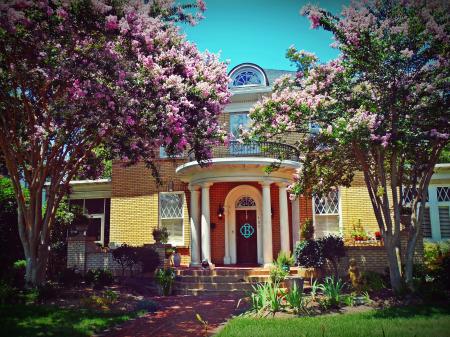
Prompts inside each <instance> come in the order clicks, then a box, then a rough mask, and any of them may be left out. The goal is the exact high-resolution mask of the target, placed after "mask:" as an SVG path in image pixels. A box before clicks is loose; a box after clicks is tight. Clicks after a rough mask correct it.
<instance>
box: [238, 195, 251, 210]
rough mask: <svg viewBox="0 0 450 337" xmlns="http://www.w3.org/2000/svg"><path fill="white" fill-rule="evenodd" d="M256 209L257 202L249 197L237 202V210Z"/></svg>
mask: <svg viewBox="0 0 450 337" xmlns="http://www.w3.org/2000/svg"><path fill="white" fill-rule="evenodd" d="M245 207H256V202H255V200H253V199H252V198H250V197H248V196H243V197H241V198H239V200H238V201H236V208H245Z"/></svg>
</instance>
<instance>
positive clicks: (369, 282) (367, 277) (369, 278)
mask: <svg viewBox="0 0 450 337" xmlns="http://www.w3.org/2000/svg"><path fill="white" fill-rule="evenodd" d="M361 274H362V275H361V276H362V280H363V284H364V285H365V288H366V289H367V290H369V291H380V290H381V289H384V288H386V285H385V283H384V280H383V275H382V274H379V273H377V272H374V271H364V272H362V273H361Z"/></svg>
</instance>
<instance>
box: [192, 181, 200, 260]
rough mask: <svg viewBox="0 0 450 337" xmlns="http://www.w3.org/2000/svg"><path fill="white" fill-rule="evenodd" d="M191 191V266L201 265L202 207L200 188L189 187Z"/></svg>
mask: <svg viewBox="0 0 450 337" xmlns="http://www.w3.org/2000/svg"><path fill="white" fill-rule="evenodd" d="M189 190H190V191H191V205H190V213H191V217H190V223H191V266H192V267H195V266H199V265H200V262H201V261H200V221H199V220H200V219H199V215H200V207H199V206H200V205H199V203H198V198H199V196H200V192H199V187H198V186H191V185H189Z"/></svg>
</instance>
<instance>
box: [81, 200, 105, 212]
mask: <svg viewBox="0 0 450 337" xmlns="http://www.w3.org/2000/svg"><path fill="white" fill-rule="evenodd" d="M85 207H86V211H87V213H88V214H103V212H104V199H86V201H85Z"/></svg>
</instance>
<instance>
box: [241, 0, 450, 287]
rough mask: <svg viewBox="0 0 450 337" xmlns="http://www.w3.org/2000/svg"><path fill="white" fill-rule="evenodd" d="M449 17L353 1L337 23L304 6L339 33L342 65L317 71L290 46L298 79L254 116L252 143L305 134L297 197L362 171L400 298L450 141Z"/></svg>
mask: <svg viewBox="0 0 450 337" xmlns="http://www.w3.org/2000/svg"><path fill="white" fill-rule="evenodd" d="M449 13H450V12H449V8H448V2H445V1H421V0H410V1H407V0H404V1H399V0H381V1H365V2H363V3H360V4H359V3H352V4H351V5H350V6H348V7H344V8H343V11H342V13H341V14H340V15H339V16H335V15H333V14H331V13H329V12H327V11H325V10H323V9H319V8H316V7H312V6H307V7H304V8H303V9H302V14H303V15H305V16H307V17H308V18H309V19H310V21H311V26H312V28H318V27H322V28H323V29H325V30H327V31H330V32H331V33H332V34H333V36H334V39H335V42H334V45H335V47H336V48H338V50H339V51H340V56H339V58H338V59H336V60H332V61H330V62H328V63H326V64H318V60H317V58H316V57H315V56H314V55H313V54H310V53H308V52H305V51H298V50H296V49H295V47H291V48H289V49H288V52H287V56H288V58H290V59H291V60H292V61H293V62H295V63H296V65H297V68H298V72H297V76H296V77H295V78H288V77H284V78H281V79H280V80H279V81H278V83H277V84H276V86H275V90H274V93H273V94H272V95H271V96H270V97H266V98H263V99H262V100H261V101H260V102H258V103H257V104H256V106H255V107H254V108H253V110H252V111H251V112H250V117H251V119H252V120H253V128H252V130H251V131H250V135H249V136H250V137H253V138H254V139H267V138H275V139H276V138H281V137H282V136H283V135H285V134H286V133H296V134H297V135H298V137H297V147H298V149H299V151H300V152H302V157H301V162H302V168H301V169H300V170H299V171H298V172H297V174H296V175H295V177H294V180H295V182H294V183H293V184H292V185H291V186H290V192H291V193H292V196H293V197H295V196H298V195H301V194H305V193H317V194H319V195H323V194H324V193H327V192H328V191H330V190H331V189H335V188H337V187H338V186H350V184H351V182H352V179H353V177H354V174H355V173H356V172H357V171H362V173H363V175H364V181H365V184H366V186H367V191H368V193H369V196H370V200H371V203H372V206H373V210H374V213H375V217H376V220H377V222H378V225H379V227H380V232H381V234H382V236H383V238H384V246H385V249H386V252H387V257H388V264H389V269H390V279H391V283H392V286H393V289H394V290H396V291H398V290H400V289H401V287H402V284H403V282H406V283H407V284H408V285H409V286H412V271H413V258H414V250H415V246H416V243H417V239H418V237H419V234H420V231H421V224H422V222H423V216H424V212H423V210H424V206H425V202H426V199H427V189H428V185H429V182H430V179H431V176H432V174H433V169H434V166H435V164H436V163H437V162H438V158H439V156H440V154H441V152H442V150H443V148H444V147H446V145H447V146H448V142H449V118H450V116H449V89H450V88H449V72H450V68H449V60H450V53H449V51H450V47H449V46H450V44H449V29H450V21H449ZM311 125H313V126H318V127H320V130H321V131H320V132H319V133H316V134H312V133H311V132H309V130H310V127H311ZM316 130H317V129H316ZM405 195H407V196H408V198H404V196H405ZM408 210H409V212H408ZM411 210H414V211H411ZM416 210H417V211H416ZM404 214H409V221H408V223H407V226H406V230H407V247H406V251H404V252H402V253H403V254H401V252H400V231H401V228H402V227H401V223H400V219H401V217H402V215H404ZM402 255H403V256H404V257H402ZM402 265H404V271H402Z"/></svg>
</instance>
